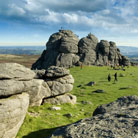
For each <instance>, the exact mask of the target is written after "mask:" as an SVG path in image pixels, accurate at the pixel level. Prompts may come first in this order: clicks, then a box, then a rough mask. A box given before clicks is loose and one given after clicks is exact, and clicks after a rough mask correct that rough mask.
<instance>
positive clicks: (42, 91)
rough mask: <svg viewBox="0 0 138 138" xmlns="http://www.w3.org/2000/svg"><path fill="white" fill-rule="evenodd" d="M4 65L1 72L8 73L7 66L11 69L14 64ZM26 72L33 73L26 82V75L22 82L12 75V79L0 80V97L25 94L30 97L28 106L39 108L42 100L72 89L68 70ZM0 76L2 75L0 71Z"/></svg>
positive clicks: (58, 68)
mask: <svg viewBox="0 0 138 138" xmlns="http://www.w3.org/2000/svg"><path fill="white" fill-rule="evenodd" d="M4 65H5V64H4ZM4 65H1V66H2V67H3V70H7V72H8V69H7V66H8V67H9V66H10V67H11V68H13V67H12V66H14V65H15V64H14V63H13V64H12V63H10V65H8V63H7V64H6V66H4ZM18 66H20V65H18ZM18 66H17V69H16V66H15V68H14V70H18ZM5 68H6V69H5ZM24 68H25V67H24ZM24 70H25V69H24ZM26 70H27V71H28V72H29V71H30V72H33V73H32V74H35V75H34V78H32V79H31V80H27V79H26V78H25V76H26V75H25V74H24V76H23V77H24V79H23V80H22V78H23V77H22V78H20V79H19V77H18V79H16V78H15V77H14V75H13V76H12V78H8V79H7V78H5V79H1V80H0V97H7V96H11V95H16V94H21V93H23V92H26V93H28V94H29V95H30V106H39V105H41V104H42V101H43V99H44V98H48V97H51V96H58V95H61V94H64V93H67V92H70V91H71V90H72V89H73V83H74V79H73V77H72V75H70V73H69V70H67V69H64V68H63V67H55V66H52V67H49V68H48V69H47V71H45V70H35V71H31V70H29V69H26ZM1 74H4V73H2V71H1ZM15 75H16V74H15ZM16 76H17V75H16Z"/></svg>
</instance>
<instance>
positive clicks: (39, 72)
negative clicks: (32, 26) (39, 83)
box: [33, 69, 46, 79]
mask: <svg viewBox="0 0 138 138" xmlns="http://www.w3.org/2000/svg"><path fill="white" fill-rule="evenodd" d="M33 71H34V72H35V73H36V76H35V79H44V76H45V72H46V70H44V69H43V70H33Z"/></svg>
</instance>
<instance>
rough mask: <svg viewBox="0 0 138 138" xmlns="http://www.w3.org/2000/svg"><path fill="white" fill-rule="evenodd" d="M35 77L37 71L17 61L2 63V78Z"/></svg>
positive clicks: (0, 73)
mask: <svg viewBox="0 0 138 138" xmlns="http://www.w3.org/2000/svg"><path fill="white" fill-rule="evenodd" d="M34 77H35V73H34V72H33V71H32V70H30V69H28V68H26V67H24V66H23V65H20V64H17V63H0V80H2V79H14V80H31V79H33V78H34Z"/></svg>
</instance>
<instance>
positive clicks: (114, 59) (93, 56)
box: [32, 30, 130, 69]
mask: <svg viewBox="0 0 138 138" xmlns="http://www.w3.org/2000/svg"><path fill="white" fill-rule="evenodd" d="M46 47H47V49H46V50H44V52H43V53H42V55H41V57H40V58H39V59H38V60H37V61H36V62H35V63H34V64H33V65H32V69H47V68H48V67H50V66H60V67H65V68H70V67H73V66H78V65H80V63H82V64H83V65H113V66H116V65H125V66H128V65H129V64H130V62H129V60H128V59H127V58H126V57H124V56H122V55H121V53H120V50H119V49H118V48H117V47H116V44H115V43H114V42H108V41H107V40H101V41H100V42H99V43H98V39H97V38H96V37H95V36H94V35H92V34H91V33H90V34H88V36H87V37H84V38H82V39H80V40H78V37H77V36H76V35H75V34H73V32H72V31H69V30H60V31H59V32H58V33H55V34H52V35H51V36H50V38H49V41H48V42H47V44H46Z"/></svg>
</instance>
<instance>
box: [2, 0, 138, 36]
mask: <svg viewBox="0 0 138 138" xmlns="http://www.w3.org/2000/svg"><path fill="white" fill-rule="evenodd" d="M137 6H138V0H60V1H59V0H20V1H19V0H6V1H4V0H1V1H0V17H2V18H6V19H7V18H9V20H10V21H11V20H12V19H14V18H15V19H16V20H17V17H18V20H21V22H26V23H27V24H28V23H33V24H35V25H39V24H41V26H47V27H49V28H52V29H57V28H56V27H57V26H58V27H59V26H65V28H66V26H67V27H69V29H72V28H75V29H76V30H80V31H81V30H82V31H84V30H85V31H94V33H95V32H97V33H98V34H102V35H103V36H104V35H105V36H110V35H113V36H116V37H117V36H118V37H120V36H135V35H138V30H137V28H138V12H137ZM22 17H23V18H22ZM20 18H21V19H20ZM24 20H25V21H24ZM14 21H15V20H14ZM67 29H68V28H67ZM83 29H84V30H83ZM92 33H93V32H92Z"/></svg>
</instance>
